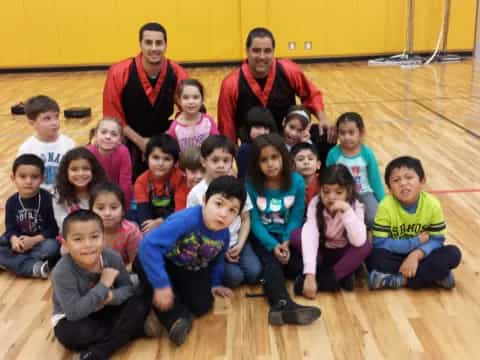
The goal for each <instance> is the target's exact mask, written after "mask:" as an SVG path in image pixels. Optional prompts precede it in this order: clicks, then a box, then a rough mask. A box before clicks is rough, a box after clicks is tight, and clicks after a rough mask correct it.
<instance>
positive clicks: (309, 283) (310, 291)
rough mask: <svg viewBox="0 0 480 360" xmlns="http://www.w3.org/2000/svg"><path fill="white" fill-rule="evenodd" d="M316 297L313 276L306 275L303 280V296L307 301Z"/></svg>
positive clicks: (315, 283)
mask: <svg viewBox="0 0 480 360" xmlns="http://www.w3.org/2000/svg"><path fill="white" fill-rule="evenodd" d="M316 295H317V279H315V275H313V274H306V275H305V280H304V282H303V296H305V297H306V298H308V299H315V296H316Z"/></svg>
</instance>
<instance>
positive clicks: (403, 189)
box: [388, 167, 425, 206]
mask: <svg viewBox="0 0 480 360" xmlns="http://www.w3.org/2000/svg"><path fill="white" fill-rule="evenodd" d="M388 185H389V188H390V193H391V194H392V195H393V197H395V198H396V199H397V200H398V201H399V202H400V203H401V204H403V205H406V206H409V205H413V204H415V203H416V202H417V200H418V197H419V196H420V193H421V192H422V190H423V185H425V179H423V180H420V177H419V176H418V174H417V173H416V172H415V170H413V169H409V168H406V167H401V168H397V169H393V170H392V173H391V175H390V179H388Z"/></svg>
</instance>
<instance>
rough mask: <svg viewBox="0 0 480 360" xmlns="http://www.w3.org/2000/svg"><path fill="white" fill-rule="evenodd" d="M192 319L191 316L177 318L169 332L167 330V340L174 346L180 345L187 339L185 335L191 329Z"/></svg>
mask: <svg viewBox="0 0 480 360" xmlns="http://www.w3.org/2000/svg"><path fill="white" fill-rule="evenodd" d="M192 325H193V319H192V315H189V316H187V317H181V318H178V319H177V320H176V321H175V322H174V323H173V325H172V326H171V328H170V330H168V338H169V339H170V340H171V341H172V342H174V343H175V344H176V345H178V346H180V345H182V344H183V343H184V342H185V340H186V339H187V335H188V333H189V332H190V330H191V329H192Z"/></svg>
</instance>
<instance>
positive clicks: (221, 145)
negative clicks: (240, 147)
mask: <svg viewBox="0 0 480 360" xmlns="http://www.w3.org/2000/svg"><path fill="white" fill-rule="evenodd" d="M216 149H222V150H225V151H226V152H228V153H230V154H231V155H232V157H234V158H235V156H236V155H237V151H236V149H235V145H233V143H232V142H231V141H230V139H229V138H228V137H226V136H225V135H210V136H209V137H207V138H206V139H205V141H204V142H203V143H202V145H201V146H200V154H201V155H202V158H204V159H206V158H207V157H208V156H210V154H211V153H213V152H214V151H215V150H216Z"/></svg>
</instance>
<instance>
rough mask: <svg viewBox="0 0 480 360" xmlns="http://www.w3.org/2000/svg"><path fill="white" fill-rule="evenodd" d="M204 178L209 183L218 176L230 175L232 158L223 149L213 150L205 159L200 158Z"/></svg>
mask: <svg viewBox="0 0 480 360" xmlns="http://www.w3.org/2000/svg"><path fill="white" fill-rule="evenodd" d="M201 162H202V166H203V167H204V169H205V178H207V180H209V181H211V180H213V179H216V178H217V177H219V176H223V175H230V173H231V171H232V163H233V156H232V154H230V153H229V152H228V151H227V150H225V149H215V150H213V151H212V152H211V153H210V155H208V156H207V157H206V158H205V159H204V158H201Z"/></svg>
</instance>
